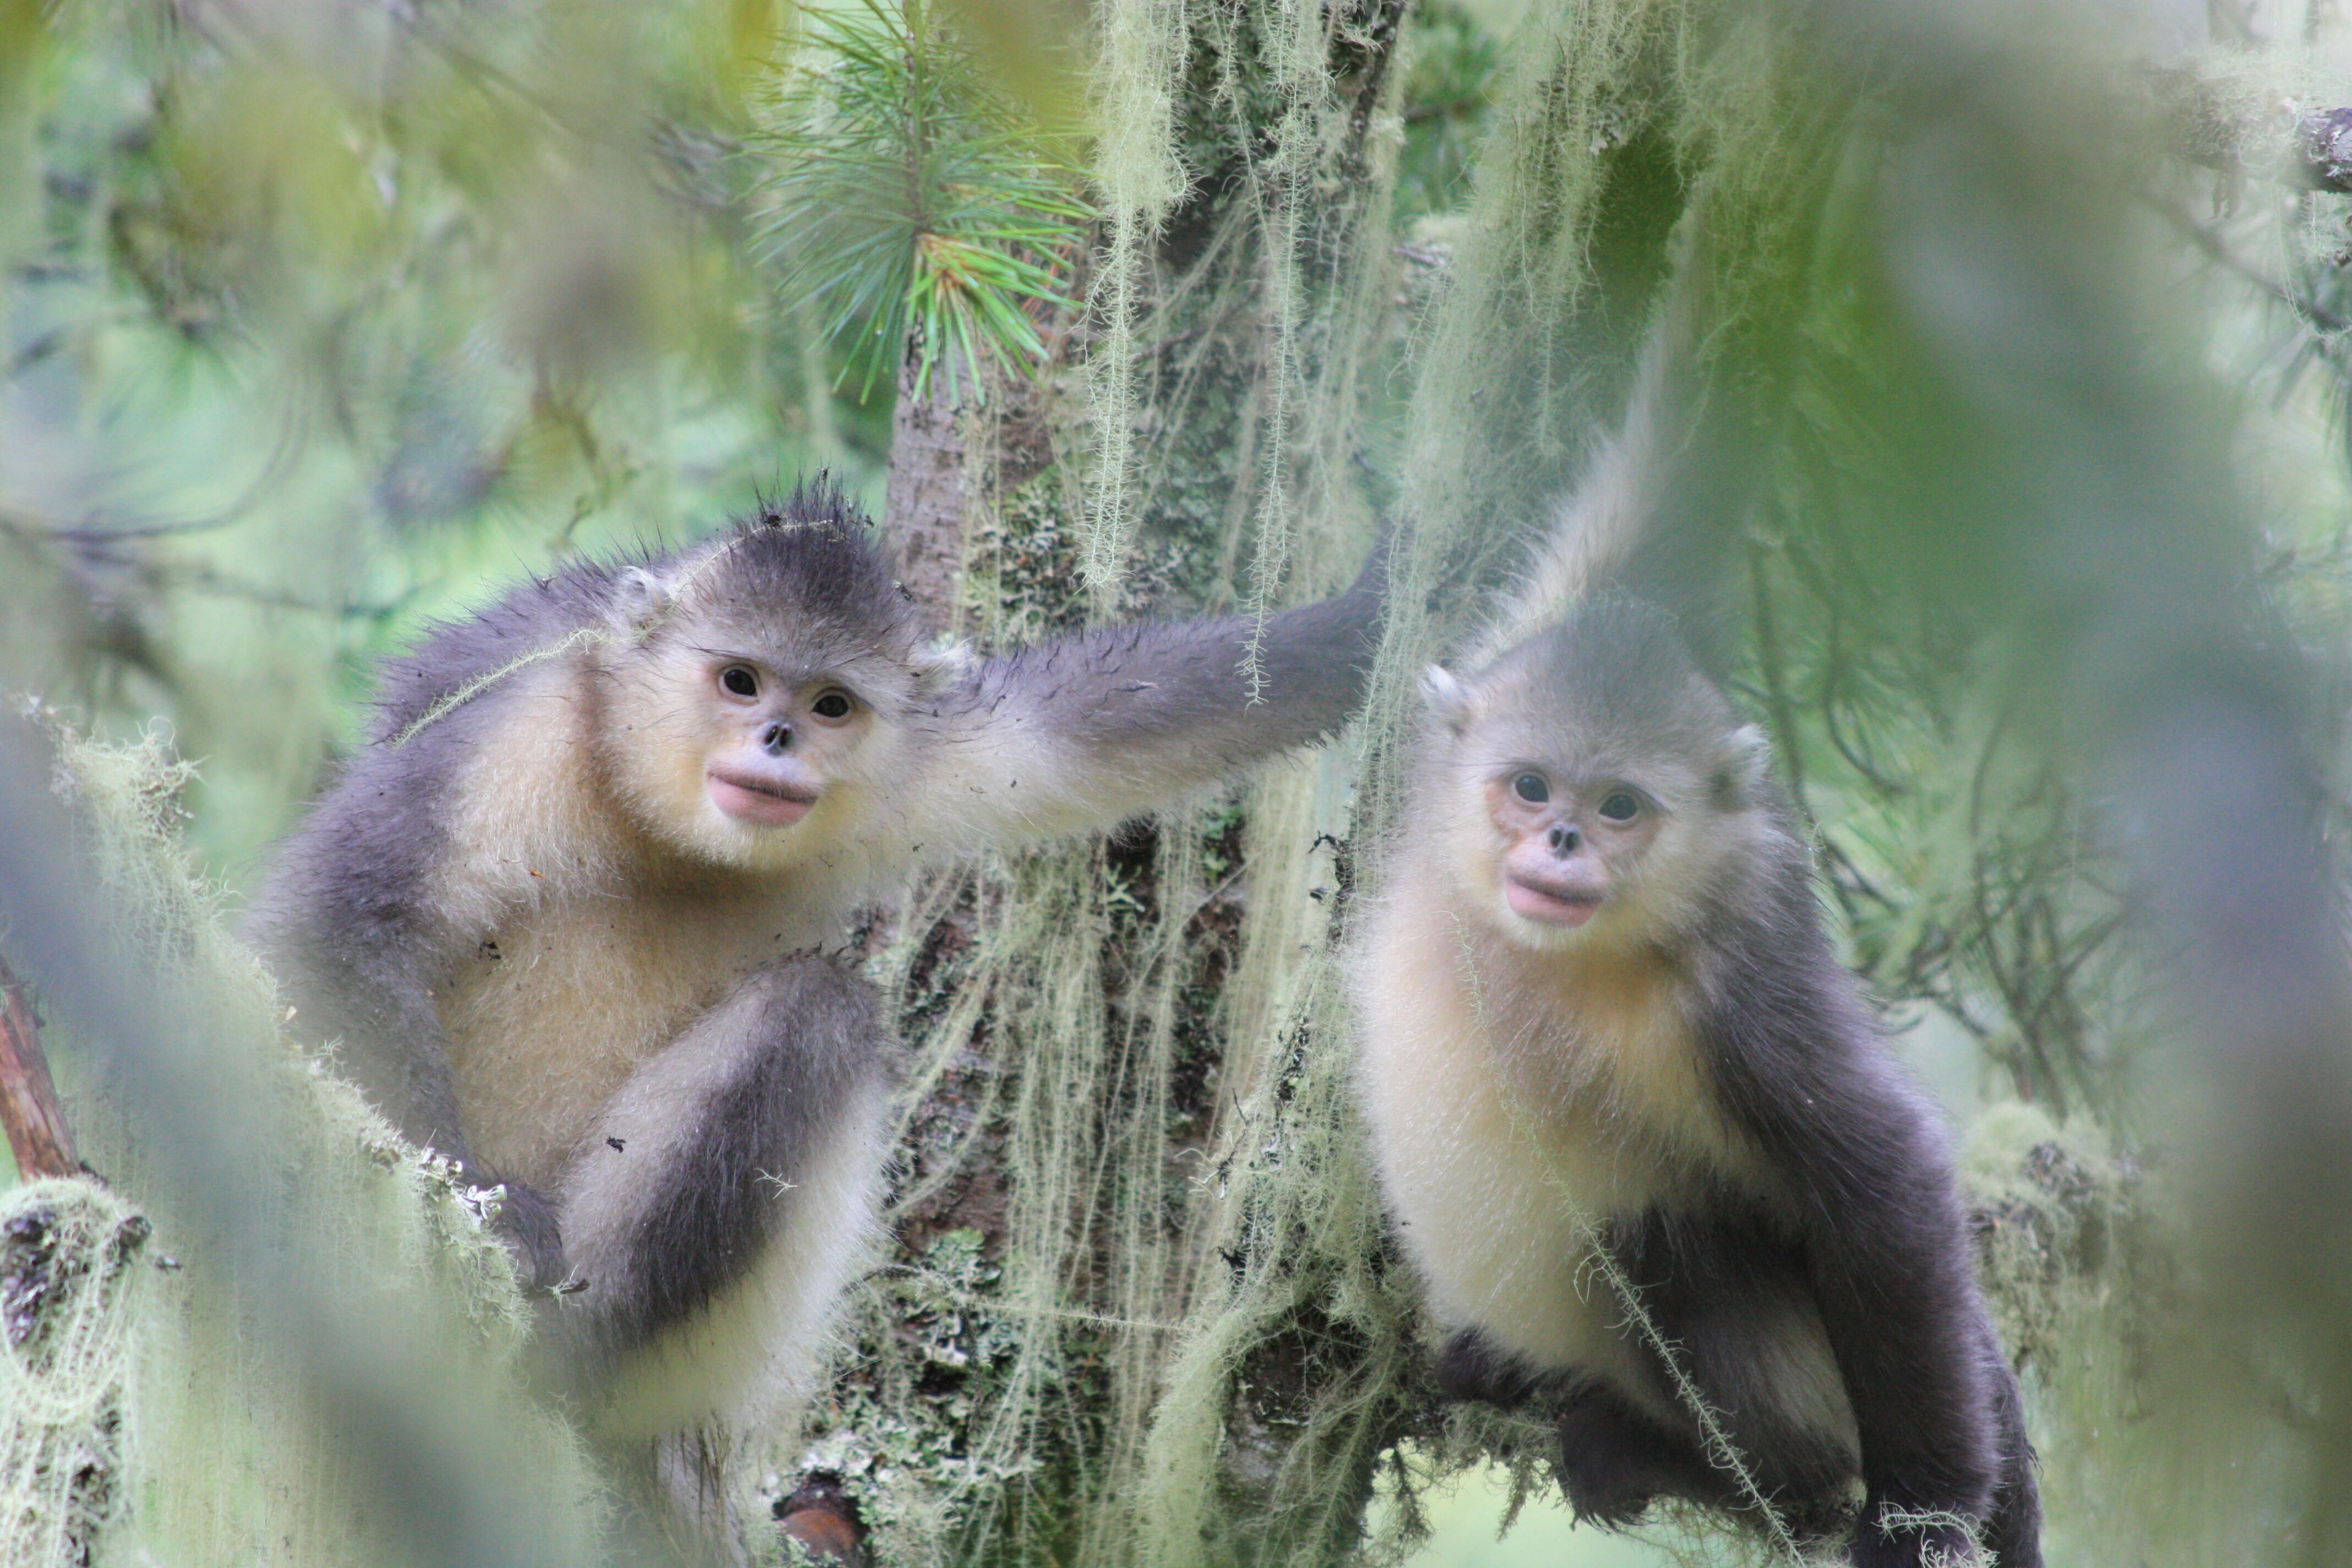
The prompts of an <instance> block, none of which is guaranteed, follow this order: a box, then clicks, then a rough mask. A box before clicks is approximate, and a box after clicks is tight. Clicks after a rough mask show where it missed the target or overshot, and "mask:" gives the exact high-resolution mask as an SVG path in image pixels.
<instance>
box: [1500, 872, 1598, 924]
mask: <svg viewBox="0 0 2352 1568" xmlns="http://www.w3.org/2000/svg"><path fill="white" fill-rule="evenodd" d="M1503 900H1504V901H1505V902H1506V903H1507V904H1509V905H1510V906H1511V912H1512V913H1513V914H1515V915H1517V916H1519V917H1520V918H1521V919H1523V920H1530V921H1541V922H1542V923H1543V924H1545V925H1555V926H1580V925H1582V924H1583V923H1584V922H1585V921H1589V920H1591V918H1592V915H1593V911H1594V910H1598V909H1599V908H1600V907H1601V900H1599V899H1597V898H1592V897H1590V896H1587V895H1584V894H1580V893H1577V892H1574V891H1572V890H1570V889H1567V888H1544V887H1539V886H1538V885H1537V884H1536V883H1533V882H1529V881H1524V880H1522V879H1519V878H1517V877H1509V876H1507V877H1505V878H1504V879H1503Z"/></svg>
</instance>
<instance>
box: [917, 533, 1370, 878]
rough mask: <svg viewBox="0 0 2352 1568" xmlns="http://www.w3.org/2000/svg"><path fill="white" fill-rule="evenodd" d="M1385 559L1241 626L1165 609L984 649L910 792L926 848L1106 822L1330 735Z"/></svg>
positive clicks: (1358, 664)
mask: <svg viewBox="0 0 2352 1568" xmlns="http://www.w3.org/2000/svg"><path fill="white" fill-rule="evenodd" d="M1386 576H1387V573H1386V563H1385V556H1384V555H1382V554H1377V553H1376V554H1375V556H1374V558H1373V561H1372V563H1370V565H1368V566H1367V567H1366V568H1365V570H1364V573H1363V574H1362V575H1361V576H1360V577H1359V578H1358V579H1357V581H1356V583H1355V584H1354V586H1352V587H1350V588H1349V590H1348V591H1347V592H1346V593H1344V594H1341V595H1339V596H1338V597H1336V598H1331V599H1326V600H1324V601H1322V602H1321V603H1319V604H1314V605H1304V606H1302V607H1300V608H1297V609H1294V610H1286V611H1284V612H1282V613H1281V614H1280V615H1277V616H1273V617H1272V618H1270V619H1269V620H1268V621H1267V622H1266V623H1265V631H1264V635H1263V636H1262V637H1260V639H1259V642H1258V647H1257V661H1256V671H1257V679H1258V684H1257V687H1256V689H1255V691H1253V689H1252V686H1251V683H1250V679H1249V678H1248V677H1247V676H1246V675H1245V674H1244V660H1245V658H1246V657H1247V655H1248V652H1249V645H1250V636H1251V631H1252V625H1251V623H1250V622H1249V621H1246V620H1243V619H1240V618H1233V619H1224V620H1213V621H1171V622H1153V623H1145V624H1141V625H1138V626H1119V627H1114V628H1109V629H1106V630H1102V631H1095V632H1087V633H1084V634H1082V635H1080V636H1077V637H1065V638H1063V639H1061V640H1059V641H1056V642H1052V643H1047V644H1045V646H1044V647H1037V648H1032V649H1028V650H1025V651H1024V652H1021V653H1016V654H1011V655H1008V656H1006V657H1004V658H993V659H990V660H988V661H987V662H986V663H984V664H982V665H981V666H980V667H979V668H976V669H974V670H973V671H972V672H971V674H970V675H969V676H967V677H966V678H965V679H964V680H963V681H962V682H961V684H960V685H959V686H957V687H956V688H955V689H952V690H950V692H949V693H948V694H947V695H946V696H945V697H944V698H943V699H942V700H940V702H939V703H938V704H937V706H936V711H935V712H934V713H933V714H932V715H931V716H930V721H931V722H932V723H933V724H934V725H935V726H936V727H937V739H938V742H939V743H938V744H937V745H936V746H935V747H934V748H933V754H934V755H935V757H936V758H937V759H938V760H937V762H936V763H935V764H934V766H933V767H932V768H931V769H929V770H926V771H925V773H924V774H923V775H922V777H921V779H920V783H919V787H918V788H915V789H912V790H909V791H908V792H907V794H906V796H905V802H906V804H905V808H904V810H905V816H906V819H907V820H908V823H909V824H910V829H911V831H913V833H914V836H915V837H917V838H918V839H929V841H930V843H931V845H932V852H933V853H935V854H936V853H939V852H943V851H949V850H952V849H953V848H955V847H958V846H959V845H961V844H969V843H971V842H973V841H976V840H981V839H986V840H990V841H997V842H1002V841H1005V840H1012V841H1014V842H1022V841H1026V842H1037V841H1040V840H1045V839H1050V838H1055V837H1061V836H1064V835H1066V834H1070V833H1076V832H1084V831H1087V830H1089V829H1094V828H1101V827H1108V826H1111V825H1113V824H1115V823H1118V822H1119V821H1122V820H1124V819H1125V818H1127V817H1129V816H1135V815H1137V814H1138V813H1140V812H1144V811H1148V810H1150V809H1151V808H1152V807H1153V806H1155V805H1160V804H1162V803H1163V802H1165V801H1167V800H1168V799H1170V798H1171V797H1172V796H1177V795H1183V794H1184V793H1186V792H1187V791H1191V790H1196V789H1200V788H1202V787H1205V786H1207V785H1210V784H1216V783H1218V782H1219V781H1220V780H1223V779H1225V778H1227V777H1230V776H1231V775H1232V774H1233V773H1235V772H1237V771H1239V770H1240V769H1241V768H1243V767H1244V766H1245V765H1246V764H1248V763H1253V762H1255V761H1257V760H1259V759H1260V758H1263V757H1266V756H1270V755H1272V754H1274V753H1275V752H1282V751H1286V750H1287V749H1289V748H1290V747H1293V746H1297V745H1300V744H1303V743H1305V742H1309V741H1312V740H1315V739H1316V738H1317V737H1318V736H1321V735H1325V734H1328V733H1329V732H1330V731H1334V730H1336V729H1338V728H1339V726H1340V725H1341V724H1342V723H1344V722H1345V721H1346V720H1347V718H1348V715H1349V712H1350V711H1351V710H1353V709H1354V708H1355V706H1356V703H1357V701H1358V700H1359V699H1360V697H1361V696H1362V695H1363V688H1364V678H1365V675H1366V674H1367V673H1368V671H1369V670H1370V665H1371V658H1372V652H1373V647H1374V645H1375V643H1376V641H1377V626H1378V622H1379V618H1380V610H1381V594H1382V591H1383V589H1384V587H1385V584H1386Z"/></svg>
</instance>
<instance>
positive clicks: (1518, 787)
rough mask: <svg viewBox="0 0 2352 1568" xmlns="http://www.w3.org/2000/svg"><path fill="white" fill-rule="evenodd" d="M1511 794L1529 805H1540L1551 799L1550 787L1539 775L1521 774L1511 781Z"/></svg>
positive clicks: (1541, 775)
mask: <svg viewBox="0 0 2352 1568" xmlns="http://www.w3.org/2000/svg"><path fill="white" fill-rule="evenodd" d="M1511 793H1512V794H1513V795H1517V796H1518V797H1519V798H1520V799H1521V800H1523V801H1526V802H1527V803H1528V805H1542V804H1543V803H1544V802H1546V801H1548V800H1549V799H1550V798H1551V785H1549V784H1546V783H1545V782H1544V776H1543V774H1541V773H1521V774H1520V775H1519V776H1518V777H1517V778H1515V779H1513V780H1512V781H1511Z"/></svg>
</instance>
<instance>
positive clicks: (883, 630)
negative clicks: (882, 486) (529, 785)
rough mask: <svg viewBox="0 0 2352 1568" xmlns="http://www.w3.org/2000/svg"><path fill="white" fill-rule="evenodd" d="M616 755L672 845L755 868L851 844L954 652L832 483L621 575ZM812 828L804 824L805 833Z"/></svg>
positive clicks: (609, 684)
mask: <svg viewBox="0 0 2352 1568" xmlns="http://www.w3.org/2000/svg"><path fill="white" fill-rule="evenodd" d="M611 603H612V617H613V620H614V631H615V632H616V633H617V634H618V635H616V636H615V637H614V638H613V639H612V640H611V642H610V643H609V644H608V645H606V646H607V647H609V649H610V650H611V651H610V652H609V653H608V654H607V656H606V658H605V661H604V664H605V670H604V673H605V674H606V676H607V678H608V679H607V681H606V683H605V690H606V692H607V696H608V700H607V705H606V709H605V711H604V714H603V715H602V723H601V724H600V726H599V734H600V743H601V747H602V751H603V759H604V764H605V766H606V767H607V768H608V769H609V771H610V774H611V776H612V777H613V779H614V781H615V783H616V785H617V787H618V789H619V792H620V793H621V795H622V796H623V797H624V799H625V801H626V802H627V804H628V805H630V806H631V807H632V808H633V809H634V812H635V816H637V818H638V820H639V821H640V822H641V824H642V825H643V826H646V828H648V829H650V830H651V831H652V832H653V833H654V834H655V835H656V837H659V838H661V839H663V840H665V841H667V842H668V843H670V844H671V845H672V846H674V847H677V848H679V849H681V850H684V851H686V852H688V854H691V855H693V856H695V857H696V858H700V859H705V860H709V861H714V862H718V863H720V864H732V865H738V866H741V867H744V868H759V869H776V868H782V867H784V866H786V865H789V864H791V863H792V862H793V860H794V859H796V858H799V857H800V855H801V854H802V853H803V851H804V850H805V849H806V848H807V847H809V846H810V845H812V844H813V843H814V842H816V841H818V840H823V841H826V842H829V843H831V844H833V845H834V846H835V848H840V847H843V845H842V840H841V837H839V836H841V835H842V834H844V833H845V832H849V831H852V830H853V825H854V824H855V823H856V815H857V812H858V809H859V805H860V804H861V803H860V799H859V797H860V795H861V793H862V790H861V786H862V785H864V784H867V783H869V782H873V781H877V780H880V779H882V778H885V777H887V774H888V771H889V770H890V769H891V768H892V767H894V766H896V765H898V764H899V763H901V762H902V760H903V758H904V756H905V751H904V743H905V740H906V732H907V729H908V723H909V721H911V720H912V718H913V716H914V712H915V710H916V708H917V705H918V704H919V703H920V702H922V701H924V700H926V699H928V698H929V697H930V696H931V695H933V694H934V693H935V692H936V690H937V689H939V687H940V684H941V682H942V681H943V680H944V679H946V678H947V677H948V675H949V674H950V671H951V668H952V658H951V656H950V655H947V654H944V653H940V652H936V651H933V650H929V649H927V648H925V647H922V646H921V626H920V625H919V622H918V621H917V619H916V617H915V614H914V606H913V605H912V604H911V603H910V602H909V601H908V598H907V596H906V595H905V594H904V592H903V591H902V590H901V589H900V588H899V586H898V583H897V581H896V580H895V579H894V578H893V576H892V574H891V571H890V564H889V562H888V560H887V557H885V556H884V554H883V553H882V552H881V551H880V550H879V549H878V548H877V546H876V545H875V544H874V542H872V540H871V539H870V538H869V536H868V535H867V532H866V529H865V527H864V526H863V519H862V518H860V517H859V516H858V514H857V512H856V510H855V509H854V508H853V507H852V506H850V504H849V503H848V502H847V501H845V500H843V498H842V497H841V496H840V495H839V494H838V492H835V491H833V490H831V489H826V488H824V487H822V486H820V487H818V488H816V489H814V490H806V489H804V490H802V491H799V492H796V493H795V494H794V495H793V498H792V499H791V500H788V501H786V502H784V503H782V505H779V506H771V507H768V508H766V509H763V510H762V511H761V514H760V515H759V516H758V517H756V518H754V519H752V520H751V521H747V522H744V523H741V524H739V525H738V526H737V527H736V528H735V529H733V530H732V531H730V532H729V533H727V534H725V535H723V536H721V537H720V538H719V539H717V540H715V541H712V542H709V543H706V544H703V545H700V546H697V547H695V548H692V549H689V550H687V551H683V552H679V553H677V555H674V556H671V557H667V558H664V559H661V560H657V561H654V562H650V563H646V565H644V566H640V567H632V568H629V569H627V570H625V571H623V572H620V573H618V574H615V576H614V581H613V593H612V600H611ZM803 824H805V826H803Z"/></svg>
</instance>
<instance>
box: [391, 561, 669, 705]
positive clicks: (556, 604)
mask: <svg viewBox="0 0 2352 1568" xmlns="http://www.w3.org/2000/svg"><path fill="white" fill-rule="evenodd" d="M623 569H624V568H623V567H622V566H616V565H608V564H605V563H596V562H583V563H579V564H577V565H573V566H571V567H567V568H566V569H565V570H563V571H562V572H559V573H556V574H553V575H551V576H548V577H533V578H530V579H528V580H527V581H525V582H523V583H521V584H518V585H516V586H515V587H513V588H511V589H509V590H508V592H507V593H505V594H504V595H501V596H500V597H499V598H498V599H496V600H494V601H492V602H491V603H490V604H488V605H485V606H484V607H482V608H481V609H480V610H478V611H476V612H474V613H473V614H471V615H464V616H452V617H450V618H449V619H446V620H442V621H436V622H435V623H434V624H433V625H431V626H427V627H426V628H425V632H424V633H423V635H422V636H420V637H418V638H417V640H416V641H415V643H414V644H413V645H412V646H411V647H409V648H408V649H407V650H406V651H405V652H403V653H397V654H394V655H391V656H389V657H387V658H384V659H383V661H382V662H381V663H380V664H379V665H378V666H377V668H376V689H375V693H374V696H373V722H372V724H371V726H370V731H369V734H370V739H371V740H372V741H373V742H377V743H379V744H381V743H383V742H387V741H389V740H392V739H394V738H397V737H403V736H406V735H409V734H411V733H412V732H415V733H422V731H417V728H416V727H417V725H418V724H419V723H420V721H424V720H425V719H426V718H427V716H428V715H431V714H434V713H435V712H436V710H444V711H452V710H449V709H447V704H449V703H450V702H452V701H453V700H457V699H458V698H459V697H460V696H461V695H462V694H465V693H466V692H467V689H468V688H480V689H479V690H478V691H477V692H476V693H475V695H476V696H477V697H478V696H484V695H492V692H491V690H490V688H488V687H485V686H483V685H482V683H484V682H495V681H496V678H497V677H498V676H499V673H500V672H501V671H507V670H510V669H514V668H520V667H522V666H521V663H520V661H525V660H530V659H532V658H538V657H542V656H545V655H547V654H549V653H551V652H553V651H555V650H558V649H559V648H561V647H562V646H563V644H564V642H565V639H566V638H569V637H575V636H578V635H579V634H581V633H583V632H590V631H593V630H596V629H597V628H600V627H601V626H603V625H604V620H605V618H606V616H607V612H608V607H609V605H610V604H611V600H612V595H613V592H614V583H615V582H616V581H617V579H618V576H619V574H620V572H621V571H622V570H623Z"/></svg>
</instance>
